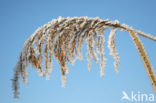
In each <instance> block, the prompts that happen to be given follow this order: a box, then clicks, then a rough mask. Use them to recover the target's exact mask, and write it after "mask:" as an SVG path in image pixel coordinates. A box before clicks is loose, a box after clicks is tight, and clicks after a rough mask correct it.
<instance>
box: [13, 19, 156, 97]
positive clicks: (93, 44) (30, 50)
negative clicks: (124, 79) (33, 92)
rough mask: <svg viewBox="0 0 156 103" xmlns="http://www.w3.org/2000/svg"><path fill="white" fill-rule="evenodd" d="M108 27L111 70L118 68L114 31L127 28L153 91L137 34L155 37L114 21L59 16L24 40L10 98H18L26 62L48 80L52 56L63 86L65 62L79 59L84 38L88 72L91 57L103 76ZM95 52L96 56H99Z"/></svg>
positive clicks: (151, 73)
mask: <svg viewBox="0 0 156 103" xmlns="http://www.w3.org/2000/svg"><path fill="white" fill-rule="evenodd" d="M109 28H112V30H110V35H109V40H108V48H109V50H110V55H112V56H113V57H114V67H115V71H116V72H118V71H119V70H118V67H119V63H120V58H119V56H118V53H117V50H116V46H115V36H116V31H117V30H124V31H128V32H129V34H130V35H131V37H132V40H133V41H134V44H135V46H136V48H137V50H138V52H139V54H140V57H141V60H142V62H143V64H144V66H145V69H146V72H147V74H148V77H149V79H150V81H151V83H152V86H153V89H154V91H155V92H156V77H155V74H154V71H153V69H152V67H151V64H150V61H149V59H148V56H147V53H146V51H145V49H144V46H143V44H142V42H141V40H140V39H139V37H138V35H141V36H144V37H146V38H148V39H151V40H154V41H156V37H154V36H152V35H150V34H146V33H144V32H141V31H139V30H135V29H133V28H132V27H129V26H128V25H125V24H122V25H121V24H120V23H119V21H117V20H115V21H110V20H108V19H107V20H102V19H100V18H98V17H96V18H88V17H72V18H70V17H67V18H62V17H59V18H58V19H53V20H52V21H50V22H48V24H45V25H43V26H42V27H40V28H38V29H37V30H36V31H35V32H34V33H33V34H32V35H31V36H30V38H28V39H27V40H26V41H25V43H24V46H23V49H22V51H21V53H20V56H19V60H18V62H17V64H16V67H15V69H14V72H15V74H14V77H13V79H12V83H13V90H14V97H15V98H18V94H19V92H18V89H19V82H18V81H19V78H20V77H22V80H23V82H24V83H25V84H27V75H28V72H27V68H28V66H29V65H31V66H32V67H34V68H36V69H37V71H38V73H39V75H40V76H46V79H49V75H50V73H51V72H52V70H53V64H52V63H53V61H52V60H54V59H56V60H57V61H58V63H59V65H60V69H61V70H60V71H61V75H62V77H61V78H62V86H63V87H65V83H66V79H67V78H66V74H67V73H68V71H69V68H68V67H67V63H70V64H74V62H75V61H76V60H77V59H79V60H82V55H81V48H82V45H83V43H84V42H85V41H86V42H87V44H88V45H87V60H88V70H89V71H91V59H93V60H95V61H96V62H98V61H99V62H100V75H101V76H103V75H104V68H105V64H106V58H105V54H104V47H103V45H104V43H105V37H104V35H103V33H104V31H105V30H107V29H109ZM97 55H100V59H99V58H98V56H97ZM44 61H45V66H44V67H45V69H43V65H42V64H43V62H44Z"/></svg>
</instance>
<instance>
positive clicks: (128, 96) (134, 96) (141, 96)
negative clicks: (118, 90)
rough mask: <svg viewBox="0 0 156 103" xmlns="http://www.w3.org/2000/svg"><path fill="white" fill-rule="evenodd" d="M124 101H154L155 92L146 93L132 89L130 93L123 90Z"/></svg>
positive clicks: (122, 98)
mask: <svg viewBox="0 0 156 103" xmlns="http://www.w3.org/2000/svg"><path fill="white" fill-rule="evenodd" d="M122 95H123V96H122V97H121V100H122V101H131V102H154V101H155V98H154V94H152V93H151V94H146V93H141V92H139V91H138V92H134V91H131V92H130V93H127V92H125V91H122Z"/></svg>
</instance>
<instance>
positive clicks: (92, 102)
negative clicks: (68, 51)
mask: <svg viewBox="0 0 156 103" xmlns="http://www.w3.org/2000/svg"><path fill="white" fill-rule="evenodd" d="M58 16H62V17H68V16H70V17H74V16H88V17H96V16H99V17H100V18H102V19H107V18H108V19H110V20H115V19H118V20H119V21H120V23H121V24H122V23H125V24H128V25H130V26H132V27H133V28H135V29H139V30H142V31H143V32H146V33H150V34H152V35H155V36H156V1H155V0H62V1H61V0H0V64H1V65H0V66H1V68H0V70H1V72H0V103H124V102H126V103H128V102H127V101H121V97H122V91H126V92H127V93H128V94H130V93H131V91H134V92H135V93H138V92H141V93H146V94H150V93H153V94H154V92H153V88H152V86H151V83H150V81H149V79H148V76H147V74H146V71H145V68H144V66H143V63H142V62H141V59H140V57H139V54H138V52H137V50H136V48H135V46H134V44H133V42H132V39H131V38H130V35H129V34H128V32H121V31H120V30H118V32H117V35H116V38H115V39H116V47H117V51H118V53H119V56H120V60H121V63H120V66H119V73H118V74H117V73H116V72H115V70H114V67H113V58H112V57H111V56H110V55H109V50H108V48H107V42H106V44H105V45H104V46H105V54H106V55H105V56H106V58H107V65H106V68H105V75H104V77H103V78H101V77H100V75H99V71H100V69H99V64H98V63H95V62H94V61H92V71H91V72H88V69H87V65H88V64H87V59H86V47H85V45H84V47H83V49H82V52H83V56H84V59H83V61H81V62H80V61H77V62H76V63H75V65H74V66H70V65H69V66H68V67H69V68H70V72H69V74H68V75H67V78H68V80H67V85H66V88H62V86H61V75H60V67H59V65H58V63H57V62H56V61H54V62H55V63H54V69H53V70H54V71H53V73H52V75H51V76H50V80H49V81H46V80H45V78H44V77H39V75H38V73H37V71H36V70H35V69H32V68H31V67H30V68H29V69H28V71H29V75H28V82H29V84H28V85H24V84H23V83H22V80H21V79H20V98H19V99H14V98H13V91H12V82H11V80H10V79H11V78H12V77H13V74H14V72H13V68H14V67H15V65H16V63H17V61H18V56H19V53H20V51H21V50H22V45H23V44H24V41H25V40H26V39H27V38H28V37H30V35H31V34H32V33H33V32H34V31H35V30H36V29H37V28H38V27H40V26H42V25H43V24H45V23H48V22H49V21H51V20H52V19H55V18H57V17H58ZM108 35H109V31H107V32H106V34H105V37H106V40H108ZM139 37H140V39H141V40H142V42H143V44H144V46H145V49H146V50H147V53H148V56H149V58H150V61H151V64H152V66H153V68H154V69H155V70H156V55H155V53H156V42H154V41H151V40H149V39H147V38H144V37H141V36H139ZM154 95H155V94H154ZM155 97H156V95H155ZM155 101H156V98H155ZM130 103H131V102H130ZM153 103H154V102H153Z"/></svg>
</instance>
